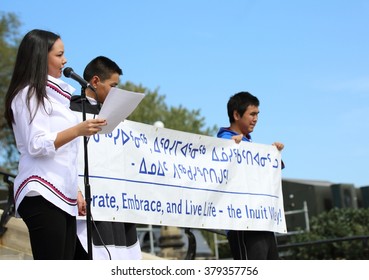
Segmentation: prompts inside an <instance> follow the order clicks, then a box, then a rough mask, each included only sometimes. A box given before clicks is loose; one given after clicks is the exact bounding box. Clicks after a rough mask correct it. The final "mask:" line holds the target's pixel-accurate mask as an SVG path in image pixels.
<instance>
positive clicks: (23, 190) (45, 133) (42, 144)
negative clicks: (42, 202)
mask: <svg viewBox="0 0 369 280" xmlns="http://www.w3.org/2000/svg"><path fill="white" fill-rule="evenodd" d="M28 88H29V87H28V86H27V87H25V88H24V89H23V90H21V91H20V92H19V93H18V94H17V96H16V97H15V98H14V100H13V102H12V106H11V107H12V111H13V115H14V120H15V124H13V131H14V135H15V140H16V144H17V148H18V150H19V153H20V158H19V166H18V174H17V176H16V178H15V180H14V199H15V207H16V209H18V206H19V204H20V203H21V201H22V199H23V198H24V197H25V196H32V195H35V194H36V195H42V196H43V197H44V198H45V199H47V200H48V201H50V202H51V203H53V204H55V205H56V206H57V207H59V208H61V209H62V210H64V211H65V212H67V213H69V214H71V215H73V216H76V215H77V214H78V209H77V190H78V186H77V185H78V182H77V180H78V171H77V166H78V165H77V160H78V148H79V141H80V140H79V138H76V139H75V140H73V141H71V142H69V143H67V144H65V145H63V146H62V147H60V148H58V149H57V150H56V149H55V146H54V141H55V139H56V136H57V133H58V132H60V131H62V130H65V129H67V128H69V127H72V126H74V125H76V124H77V123H78V117H77V116H76V114H74V113H73V112H72V111H71V110H70V109H69V105H70V98H71V95H72V93H73V92H74V90H75V89H74V88H73V87H72V86H70V85H69V84H67V83H65V82H64V81H62V80H60V79H56V78H53V77H51V76H48V82H47V86H46V93H47V96H48V99H45V108H44V107H43V106H42V105H41V106H40V107H39V108H38V109H37V108H36V104H37V103H36V97H35V95H33V96H32V97H31V99H30V108H31V112H35V111H36V109H37V111H36V114H35V115H34V118H33V120H32V121H31V115H32V116H33V113H32V114H31V115H30V112H29V110H28V108H27V103H26V102H27V92H28ZM16 215H17V216H18V217H19V214H18V212H16Z"/></svg>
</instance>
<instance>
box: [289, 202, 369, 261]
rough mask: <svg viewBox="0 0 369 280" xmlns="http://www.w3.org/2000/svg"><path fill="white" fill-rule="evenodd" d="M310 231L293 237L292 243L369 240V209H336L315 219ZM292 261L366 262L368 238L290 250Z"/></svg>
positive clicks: (368, 251) (368, 254)
mask: <svg viewBox="0 0 369 280" xmlns="http://www.w3.org/2000/svg"><path fill="white" fill-rule="evenodd" d="M310 229H311V231H310V232H307V233H303V234H298V235H295V236H293V237H292V238H291V243H292V244H293V243H301V242H302V243H305V242H306V243H307V242H314V241H315V242H317V241H320V240H322V241H324V240H325V241H328V240H330V239H336V238H341V239H342V238H348V237H355V236H368V237H369V209H364V208H361V209H353V208H341V209H338V208H335V209H332V210H330V211H329V212H323V213H321V214H320V215H318V216H316V217H313V218H312V219H311V223H310ZM288 256H289V257H288V259H299V260H320V259H321V260H323V259H324V260H338V259H349V260H365V259H369V246H368V239H366V240H365V239H364V240H349V241H340V242H338V241H337V242H332V243H331V242H329V243H322V244H315V245H309V246H298V247H295V248H292V249H289V252H288Z"/></svg>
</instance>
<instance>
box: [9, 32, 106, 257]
mask: <svg viewBox="0 0 369 280" xmlns="http://www.w3.org/2000/svg"><path fill="white" fill-rule="evenodd" d="M66 63H67V60H66V58H65V56H64V44H63V42H62V40H61V38H60V36H58V35H57V34H54V33H52V32H49V31H45V30H38V29H35V30H32V31H30V32H28V33H27V34H26V35H25V37H24V38H23V40H22V41H21V44H20V46H19V49H18V53H17V57H16V62H15V66H14V72H13V75H12V79H11V82H10V85H9V89H8V91H7V93H6V100H5V118H6V119H7V122H8V124H9V126H10V127H12V128H13V131H14V136H15V140H16V144H17V148H18V150H19V153H20V158H19V166H18V174H17V177H16V178H15V180H14V199H15V207H16V215H17V216H18V217H19V216H20V217H22V219H23V220H24V222H25V223H26V225H27V227H28V231H29V235H30V241H31V247H32V253H33V258H34V259H43V260H45V259H54V260H60V259H73V256H74V251H75V244H76V215H77V214H78V209H77V192H78V186H77V157H78V147H79V138H78V137H79V136H90V135H93V134H95V133H97V132H98V131H100V130H101V126H103V125H106V121H105V120H101V119H94V120H93V119H91V120H86V121H84V122H81V123H78V119H77V118H76V116H75V114H74V113H73V112H72V111H71V110H70V109H69V103H70V98H71V94H72V92H73V91H74V89H73V88H72V87H71V86H70V85H68V84H66V83H65V82H63V81H62V80H60V79H59V78H60V77H61V75H62V70H63V67H64V65H65V64H66Z"/></svg>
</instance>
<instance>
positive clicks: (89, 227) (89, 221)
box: [81, 86, 92, 260]
mask: <svg viewBox="0 0 369 280" xmlns="http://www.w3.org/2000/svg"><path fill="white" fill-rule="evenodd" d="M85 90H86V87H83V86H82V87H81V101H82V119H83V121H85V120H86V105H85V104H86V100H87V99H86V92H85ZM87 144H88V138H87V136H83V148H84V163H85V169H84V183H85V200H86V223H87V253H88V259H89V260H92V235H91V232H92V219H91V188H90V182H89V170H88V149H87Z"/></svg>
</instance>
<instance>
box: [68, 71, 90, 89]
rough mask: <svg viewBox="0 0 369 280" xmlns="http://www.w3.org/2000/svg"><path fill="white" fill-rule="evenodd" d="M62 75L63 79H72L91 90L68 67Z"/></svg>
mask: <svg viewBox="0 0 369 280" xmlns="http://www.w3.org/2000/svg"><path fill="white" fill-rule="evenodd" d="M63 74H64V76H65V77H67V78H72V79H73V80H75V81H77V82H78V83H79V84H80V85H81V86H82V87H84V88H87V87H89V88H93V87H92V86H90V84H89V83H88V82H87V81H86V80H85V79H83V78H82V77H80V76H79V75H77V74H76V73H75V72H74V71H73V69H72V68H70V67H67V68H65V69H64V71H63Z"/></svg>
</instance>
